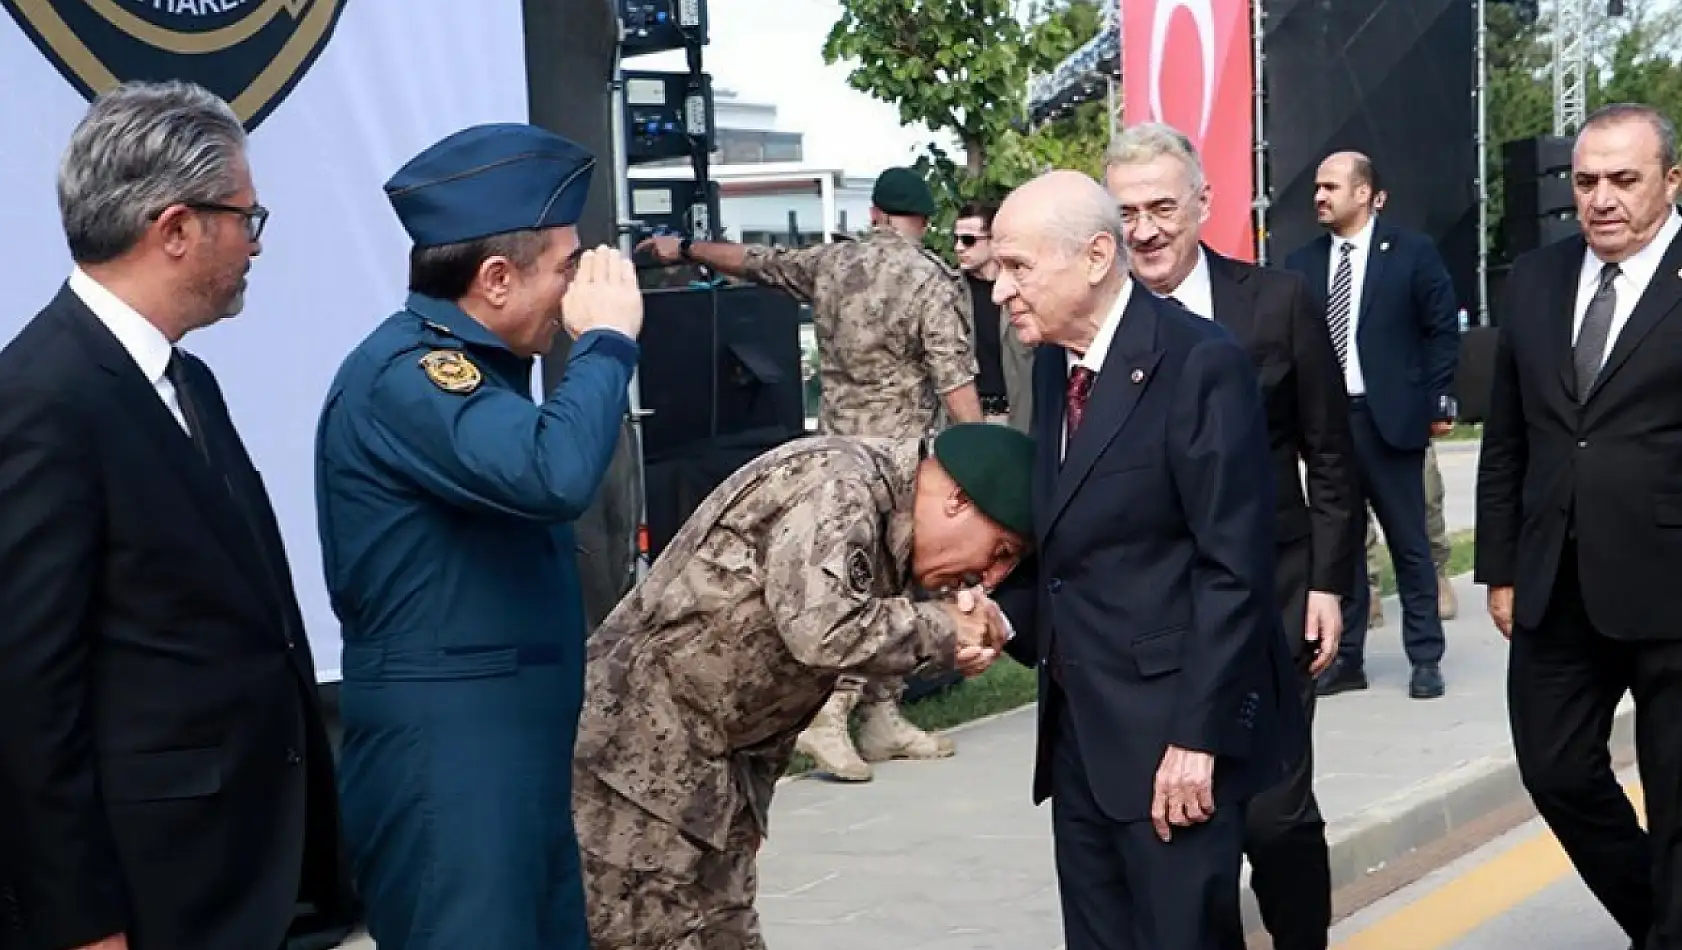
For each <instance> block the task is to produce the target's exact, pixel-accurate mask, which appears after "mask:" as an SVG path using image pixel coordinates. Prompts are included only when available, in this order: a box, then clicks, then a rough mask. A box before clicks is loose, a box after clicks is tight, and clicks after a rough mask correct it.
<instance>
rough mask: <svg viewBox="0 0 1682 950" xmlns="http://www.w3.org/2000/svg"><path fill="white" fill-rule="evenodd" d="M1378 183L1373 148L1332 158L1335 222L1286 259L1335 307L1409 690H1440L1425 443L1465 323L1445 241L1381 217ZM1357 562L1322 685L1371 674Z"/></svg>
mask: <svg viewBox="0 0 1682 950" xmlns="http://www.w3.org/2000/svg"><path fill="white" fill-rule="evenodd" d="M1376 193H1377V182H1376V180H1375V176H1374V172H1373V167H1372V162H1370V161H1369V160H1368V159H1367V158H1366V156H1364V155H1360V154H1358V153H1355V152H1340V153H1338V154H1335V155H1332V156H1331V157H1329V158H1327V159H1326V160H1325V161H1324V162H1322V163H1321V165H1320V168H1319V171H1318V173H1317V174H1316V176H1315V191H1314V202H1315V206H1316V210H1317V212H1318V215H1319V220H1320V224H1321V225H1322V226H1324V227H1325V228H1326V229H1327V232H1328V233H1327V234H1325V235H1324V236H1322V237H1321V238H1319V239H1318V240H1316V241H1313V242H1310V243H1309V244H1308V245H1307V246H1305V247H1303V248H1300V249H1299V250H1297V251H1295V252H1294V253H1292V254H1291V255H1290V256H1289V257H1288V258H1286V259H1285V266H1286V268H1288V269H1290V270H1294V271H1297V272H1299V273H1301V274H1304V275H1306V276H1307V278H1308V289H1309V292H1310V293H1311V294H1313V295H1314V304H1315V307H1316V309H1317V310H1318V311H1319V312H1322V313H1324V314H1326V320H1327V323H1328V326H1329V329H1330V332H1331V340H1332V348H1333V350H1334V351H1335V352H1336V354H1337V358H1338V362H1339V365H1340V366H1341V368H1342V370H1343V376H1344V384H1345V387H1346V389H1345V391H1346V392H1347V393H1348V395H1349V402H1350V423H1351V431H1352V433H1353V435H1354V439H1355V455H1356V458H1357V459H1358V461H1359V463H1360V464H1359V465H1358V466H1357V468H1358V469H1359V474H1360V476H1361V483H1362V489H1363V491H1364V493H1365V495H1366V500H1367V501H1370V502H1371V504H1372V509H1373V513H1374V514H1376V515H1377V516H1378V523H1379V524H1380V525H1381V526H1382V527H1383V528H1384V539H1385V542H1386V544H1387V546H1388V547H1389V549H1390V557H1391V560H1392V561H1394V563H1395V565H1396V586H1397V589H1398V591H1399V593H1400V594H1401V602H1402V644H1403V646H1404V647H1405V648H1406V650H1407V656H1408V661H1409V662H1410V663H1411V664H1412V665H1413V676H1412V678H1411V679H1410V681H1409V683H1408V695H1410V696H1412V697H1414V698H1415V699H1432V698H1435V697H1438V696H1441V695H1442V694H1443V688H1444V687H1443V676H1442V668H1441V665H1440V664H1441V661H1442V656H1443V651H1444V648H1445V646H1446V644H1445V642H1444V639H1443V624H1442V618H1441V617H1440V616H1439V614H1438V611H1437V572H1436V568H1435V566H1434V565H1433V564H1432V561H1431V539H1430V533H1429V532H1428V530H1427V529H1426V522H1425V519H1426V509H1425V449H1426V447H1427V446H1429V445H1430V441H1431V438H1432V437H1433V436H1435V435H1442V434H1446V433H1447V432H1448V430H1449V429H1450V428H1452V427H1453V424H1454V417H1455V415H1456V414H1457V410H1456V409H1455V404H1454V398H1453V396H1452V395H1451V387H1452V385H1453V382H1454V369H1455V364H1456V363H1457V362H1458V360H1459V353H1460V323H1459V318H1458V316H1457V314H1458V307H1457V306H1456V305H1455V299H1454V284H1453V281H1451V280H1450V278H1449V276H1448V269H1447V268H1446V267H1444V266H1443V261H1442V256H1441V255H1439V254H1438V253H1437V249H1436V246H1435V245H1434V244H1432V243H1431V239H1430V238H1428V237H1426V236H1425V235H1423V234H1419V233H1417V232H1414V231H1409V230H1406V229H1404V228H1400V227H1397V226H1396V225H1394V224H1390V223H1388V222H1386V221H1384V220H1381V219H1379V218H1378V217H1376V216H1375V214H1374V208H1373V197H1374V195H1375V194H1376ZM1361 530H1362V532H1363V533H1364V532H1365V524H1364V522H1363V525H1362V528H1361ZM1355 563H1356V568H1355V570H1356V571H1357V576H1358V578H1359V583H1358V584H1356V586H1355V592H1354V593H1355V596H1353V597H1351V598H1349V600H1348V601H1347V602H1346V609H1345V610H1344V613H1343V620H1344V637H1343V642H1342V644H1341V645H1340V646H1339V648H1338V658H1337V660H1336V661H1335V662H1333V664H1332V665H1331V667H1330V668H1329V669H1327V670H1326V671H1325V672H1324V673H1323V674H1321V681H1320V691H1321V693H1322V695H1325V694H1330V693H1336V692H1341V691H1343V690H1346V689H1365V688H1366V686H1367V677H1366V670H1365V656H1364V651H1365V647H1366V635H1367V616H1368V597H1369V594H1368V591H1367V579H1366V561H1365V560H1364V559H1361V558H1357V559H1356V562H1355Z"/></svg>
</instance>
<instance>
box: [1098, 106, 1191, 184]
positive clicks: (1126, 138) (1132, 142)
mask: <svg viewBox="0 0 1682 950" xmlns="http://www.w3.org/2000/svg"><path fill="white" fill-rule="evenodd" d="M1164 155H1166V156H1168V157H1169V158H1173V159H1176V160H1178V161H1179V163H1180V164H1181V165H1184V166H1185V169H1186V176H1187V177H1188V178H1190V179H1191V190H1192V191H1194V192H1197V191H1202V190H1203V160H1202V159H1201V158H1199V157H1198V155H1197V147H1196V146H1194V145H1192V144H1191V139H1189V138H1187V137H1186V134H1185V133H1184V132H1181V131H1180V130H1179V129H1176V128H1174V127H1173V126H1171V125H1166V124H1164V123H1161V122H1141V123H1139V124H1138V125H1133V126H1128V127H1127V128H1125V129H1123V130H1122V131H1121V133H1120V134H1118V135H1117V136H1116V137H1115V138H1113V139H1111V140H1110V146H1109V148H1107V149H1105V150H1104V170H1105V171H1108V170H1110V169H1111V168H1115V167H1117V166H1122V165H1143V164H1145V163H1146V162H1150V161H1155V160H1156V159H1158V158H1161V157H1162V156H1164Z"/></svg>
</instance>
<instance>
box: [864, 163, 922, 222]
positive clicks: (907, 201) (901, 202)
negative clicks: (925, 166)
mask: <svg viewBox="0 0 1682 950" xmlns="http://www.w3.org/2000/svg"><path fill="white" fill-rule="evenodd" d="M870 203H871V204H873V205H875V206H876V207H878V208H881V209H882V210H883V211H884V212H886V213H888V214H915V215H920V216H922V217H925V218H932V217H934V194H933V193H932V192H930V191H929V183H928V182H926V181H924V180H923V176H922V175H919V174H917V173H916V172H914V171H912V170H911V169H909V168H890V169H887V170H886V171H884V172H882V174H880V175H877V176H876V187H875V188H874V189H872V190H871V192H870Z"/></svg>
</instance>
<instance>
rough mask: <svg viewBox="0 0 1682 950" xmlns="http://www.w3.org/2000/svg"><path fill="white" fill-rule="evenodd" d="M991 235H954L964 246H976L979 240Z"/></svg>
mask: <svg viewBox="0 0 1682 950" xmlns="http://www.w3.org/2000/svg"><path fill="white" fill-rule="evenodd" d="M989 236H990V235H986V234H958V235H954V237H956V238H957V240H958V243H959V244H962V245H963V246H964V247H974V246H975V244H976V242H977V241H985V240H987V238H988V237H989Z"/></svg>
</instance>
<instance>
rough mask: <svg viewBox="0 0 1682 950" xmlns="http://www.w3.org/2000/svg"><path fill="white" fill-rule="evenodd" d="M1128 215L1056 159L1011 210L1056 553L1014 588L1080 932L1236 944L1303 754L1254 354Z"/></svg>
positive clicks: (1041, 553) (1005, 251)
mask: <svg viewBox="0 0 1682 950" xmlns="http://www.w3.org/2000/svg"><path fill="white" fill-rule="evenodd" d="M1122 231H1123V229H1122V223H1121V217H1120V213H1119V212H1118V211H1117V209H1116V205H1115V202H1114V201H1113V200H1112V199H1111V198H1110V196H1109V195H1107V194H1106V193H1105V192H1104V190H1103V188H1102V187H1100V186H1099V185H1098V184H1097V183H1096V182H1094V181H1093V180H1092V179H1090V178H1087V177H1086V176H1084V175H1080V174H1079V173H1076V172H1051V173H1049V174H1047V175H1045V176H1043V177H1041V178H1039V179H1036V180H1035V181H1033V182H1031V183H1029V184H1027V185H1024V186H1023V187H1022V188H1020V189H1018V190H1017V191H1016V192H1014V193H1013V194H1012V195H1011V196H1010V198H1009V199H1007V200H1006V202H1005V204H1004V206H1003V207H1002V208H1001V209H1000V211H999V214H998V216H997V217H996V218H995V220H994V229H993V239H994V246H995V253H996V255H997V258H998V260H999V263H1000V265H1001V268H1000V275H999V280H998V283H997V285H996V289H995V299H996V300H997V301H998V302H999V303H1000V304H1001V305H1002V306H1003V307H1004V308H1005V309H1006V310H1007V311H1008V312H1009V314H1010V319H1011V322H1012V324H1013V325H1014V326H1015V327H1016V328H1017V330H1018V332H1019V333H1020V334H1021V335H1022V337H1023V339H1024V342H1029V343H1038V344H1040V346H1039V349H1038V352H1037V355H1036V364H1035V385H1036V387H1037V388H1036V390H1035V397H1034V404H1035V408H1036V418H1035V420H1034V432H1035V433H1036V437H1037V441H1038V443H1039V459H1040V461H1039V465H1038V471H1037V473H1036V476H1035V492H1036V498H1035V531H1036V555H1035V557H1034V559H1033V561H1032V562H1031V563H1029V564H1024V565H1023V566H1022V567H1019V568H1018V569H1017V571H1016V572H1015V574H1014V575H1013V577H1012V580H1010V581H1008V582H1007V583H1006V584H1005V585H1004V587H1003V588H1001V590H1000V591H999V592H998V601H999V604H1000V605H1001V606H1002V607H1003V609H1004V612H1005V616H1006V617H1007V618H1008V619H1009V624H1010V628H1011V629H1012V630H1013V631H1014V636H1013V638H1012V639H1011V641H1010V644H1009V646H1008V649H1009V651H1010V653H1011V655H1012V656H1013V657H1015V658H1016V659H1018V660H1019V661H1021V662H1024V663H1029V664H1034V665H1036V666H1038V667H1039V668H1040V670H1041V674H1040V688H1041V694H1040V695H1041V703H1040V741H1039V756H1038V762H1037V765H1036V770H1035V777H1034V797H1035V800H1036V801H1043V800H1045V799H1046V798H1047V797H1049V798H1051V799H1052V800H1053V814H1052V823H1053V824H1052V827H1053V832H1054V835H1055V838H1056V849H1057V872H1058V879H1059V884H1060V890H1061V893H1062V903H1063V920H1064V929H1065V936H1066V944H1067V946H1068V948H1069V950H1158V948H1167V947H1172V948H1175V950H1234V948H1241V947H1242V946H1243V934H1242V927H1241V925H1240V921H1239V910H1238V907H1239V904H1238V879H1239V868H1240V865H1241V863H1242V848H1243V833H1244V821H1243V818H1244V806H1245V803H1246V801H1248V800H1249V799H1250V798H1251V797H1252V796H1253V795H1255V794H1256V793H1257V792H1258V791H1260V790H1262V789H1264V788H1267V787H1270V786H1272V785H1274V784H1275V783H1276V782H1278V781H1279V780H1280V779H1281V778H1283V777H1284V775H1285V774H1286V772H1287V769H1288V767H1289V765H1290V764H1291V763H1292V762H1294V761H1295V760H1296V757H1297V756H1298V755H1299V754H1300V753H1301V751H1302V750H1301V736H1302V734H1303V733H1304V731H1305V730H1304V729H1303V728H1302V727H1301V716H1302V710H1301V707H1300V706H1299V705H1298V702H1297V698H1296V693H1297V686H1296V681H1295V677H1296V674H1295V672H1294V670H1293V669H1292V667H1291V650H1290V648H1289V646H1288V645H1287V644H1286V642H1285V635H1284V632H1283V629H1282V628H1281V626H1280V622H1279V612H1278V609H1277V606H1276V604H1275V599H1274V594H1273V584H1274V489H1273V474H1272V462H1271V456H1270V453H1269V449H1268V437H1267V422H1266V418H1265V416H1264V413H1263V411H1262V403H1261V396H1260V389H1259V387H1258V385H1257V382H1256V376H1255V372H1254V370H1253V369H1252V368H1251V362H1250V357H1249V356H1248V355H1247V354H1246V353H1245V351H1244V349H1243V347H1242V346H1240V345H1239V344H1238V342H1237V341H1236V340H1234V339H1233V338H1232V336H1231V334H1229V333H1228V332H1227V331H1226V330H1224V329H1222V328H1221V327H1220V326H1219V325H1217V324H1214V323H1211V322H1210V321H1207V320H1204V319H1202V318H1200V317H1197V316H1194V315H1192V314H1190V313H1187V312H1185V311H1183V310H1180V309H1177V308H1173V307H1171V306H1170V305H1168V304H1166V303H1163V302H1160V301H1158V300H1157V299H1156V298H1155V297H1154V296H1152V295H1151V294H1150V293H1148V292H1146V291H1143V290H1141V289H1140V288H1138V287H1136V286H1135V285H1134V284H1133V282H1132V281H1131V279H1130V278H1129V276H1128V272H1127V261H1126V257H1125V253H1126V252H1125V250H1124V245H1123V233H1122Z"/></svg>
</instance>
